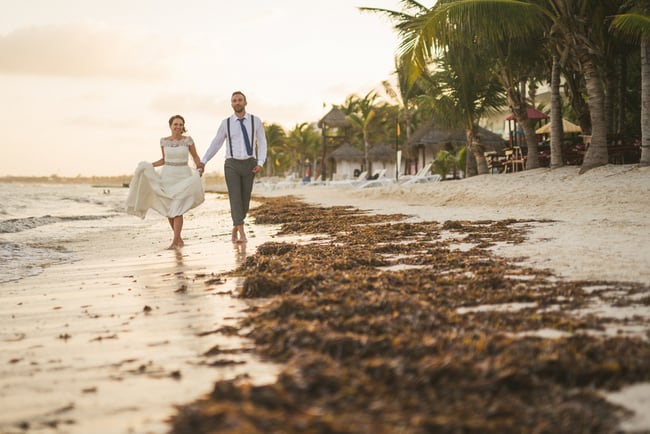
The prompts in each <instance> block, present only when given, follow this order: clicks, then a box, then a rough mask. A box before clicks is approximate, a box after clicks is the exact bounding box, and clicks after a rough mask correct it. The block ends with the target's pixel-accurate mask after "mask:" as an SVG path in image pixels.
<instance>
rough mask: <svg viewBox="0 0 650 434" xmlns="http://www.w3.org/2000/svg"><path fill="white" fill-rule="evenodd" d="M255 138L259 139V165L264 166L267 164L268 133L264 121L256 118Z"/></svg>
mask: <svg viewBox="0 0 650 434" xmlns="http://www.w3.org/2000/svg"><path fill="white" fill-rule="evenodd" d="M254 119H255V136H256V138H257V165H258V166H264V163H265V162H266V148H267V144H266V132H265V131H264V124H262V119H260V118H258V117H257V116H255V118H254Z"/></svg>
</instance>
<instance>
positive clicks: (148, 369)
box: [0, 165, 650, 434]
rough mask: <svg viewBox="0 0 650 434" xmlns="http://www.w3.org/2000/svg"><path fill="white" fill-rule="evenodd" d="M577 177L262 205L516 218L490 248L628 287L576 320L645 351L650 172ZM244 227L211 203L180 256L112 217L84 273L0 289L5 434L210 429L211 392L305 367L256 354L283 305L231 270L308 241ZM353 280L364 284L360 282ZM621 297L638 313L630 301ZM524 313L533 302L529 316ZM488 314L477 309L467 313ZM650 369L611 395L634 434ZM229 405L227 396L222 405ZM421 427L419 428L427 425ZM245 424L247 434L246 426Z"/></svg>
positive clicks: (154, 222) (81, 256)
mask: <svg viewBox="0 0 650 434" xmlns="http://www.w3.org/2000/svg"><path fill="white" fill-rule="evenodd" d="M577 172H578V168H576V167H565V168H561V169H558V170H552V171H551V170H548V169H538V170H534V171H530V172H523V173H517V174H508V175H485V176H480V177H475V178H470V179H467V180H461V181H444V182H439V183H427V184H415V185H410V186H408V187H406V186H399V185H387V186H382V187H375V188H369V189H355V188H353V187H349V186H348V187H345V186H335V185H329V186H301V185H297V186H295V187H285V188H271V187H269V186H264V185H263V184H257V185H256V187H255V190H254V194H255V195H256V197H257V198H258V200H259V201H263V200H269V199H270V200H271V201H273V198H278V199H279V198H284V197H286V196H294V197H296V198H298V199H300V200H302V201H304V202H305V203H308V204H312V205H315V206H322V207H328V208H330V207H339V206H346V207H353V208H355V209H359V210H363V211H367V212H368V213H369V214H371V215H372V214H384V215H385V214H404V215H406V216H407V217H406V218H405V219H404V220H403V221H405V222H413V223H424V222H436V224H437V225H439V226H436V227H444V222H447V221H456V222H458V221H461V222H462V221H468V222H481V221H497V222H498V221H509V220H513V219H516V220H522V223H513V224H512V227H513V228H515V229H516V228H517V227H519V226H520V227H521V232H522V234H523V236H524V242H507V241H503V242H500V241H495V242H493V243H491V245H490V247H488V250H489V251H490V252H492V253H494V254H495V256H496V257H499V258H505V259H506V260H507V261H510V262H511V263H516V264H517V265H518V266H522V267H524V266H525V267H530V268H531V269H535V270H546V271H545V272H549V273H550V275H551V277H550V278H549V279H550V281H551V282H553V281H558V282H559V281H566V282H573V281H589V282H591V284H590V286H589V285H584V288H582V289H580V291H581V294H583V295H588V294H586V293H587V289H589V288H591V289H590V290H592V291H595V293H598V294H600V293H601V292H602V291H600V290H599V289H598V285H601V286H602V287H603V288H609V287H611V286H613V285H614V286H615V282H625V283H626V285H628V284H629V285H628V286H621V288H630V289H629V291H628V292H625V291H623V289H621V290H620V291H621V292H625V294H623V295H621V296H620V297H619V298H617V303H618V304H617V303H614V301H613V299H612V302H611V303H607V302H606V300H607V297H604V296H603V297H601V298H599V299H598V303H595V302H594V303H591V304H588V305H585V304H581V305H580V308H579V310H575V311H574V312H575V315H576V316H581V315H586V313H588V314H590V315H593V317H594V318H596V319H597V320H598V321H599V323H598V327H602V329H601V330H600V331H599V332H598V333H596V334H598V335H599V336H612V337H619V338H626V337H629V338H633V339H640V340H641V341H643V342H645V343H646V344H647V341H648V338H649V337H650V309H648V305H647V303H645V304H644V302H643V300H645V299H647V298H648V296H649V295H650V294H649V289H648V285H650V220H649V219H648V212H650V194H649V193H650V168H647V167H646V168H638V167H636V166H611V165H610V166H607V167H602V168H598V169H594V170H592V171H589V172H587V173H586V174H583V175H578V173H577ZM216 188H217V187H216V186H209V187H208V190H214V189H216ZM120 194H125V191H123V192H121V193H120ZM217 204H218V205H217ZM297 212H300V210H297ZM249 220H250V221H249V222H248V223H247V225H248V231H249V236H250V239H249V242H248V244H247V245H246V246H245V249H244V250H242V249H241V248H238V247H237V246H234V245H233V244H232V243H231V242H230V241H229V234H230V223H229V219H228V217H227V208H224V207H223V196H221V195H214V194H211V195H208V198H207V201H206V203H205V204H204V205H202V206H201V207H199V208H198V209H197V210H196V211H194V212H192V214H191V215H189V216H188V218H187V223H186V227H185V230H184V233H185V234H186V242H187V245H186V246H185V247H184V248H183V249H182V251H181V252H174V251H166V250H164V247H166V243H168V242H169V235H170V234H169V232H170V231H169V228H168V227H167V223H166V221H164V220H163V219H162V218H155V217H152V218H147V219H146V220H144V221H140V220H138V219H134V218H132V217H126V216H121V217H116V218H115V221H114V224H113V225H112V230H111V231H110V232H108V233H107V232H99V233H96V234H89V235H87V236H86V237H85V238H84V239H81V240H75V241H74V242H71V243H70V244H68V245H66V248H68V249H71V250H73V251H74V252H75V254H76V255H77V257H78V260H77V261H76V262H75V263H72V264H61V265H56V266H53V267H50V268H48V269H46V270H45V272H44V273H42V274H40V275H38V276H35V277H30V278H26V279H23V280H21V281H19V282H16V283H12V284H3V285H2V286H1V288H2V291H3V303H2V307H1V308H0V321H1V322H0V324H2V329H1V332H2V333H1V335H0V343H1V344H2V349H3V351H2V354H3V356H4V360H3V361H4V362H5V363H4V364H3V367H2V369H1V370H0V373H1V376H0V377H1V378H2V381H1V382H0V393H1V395H0V401H1V403H0V404H1V406H2V408H3V410H2V413H1V416H0V431H1V432H3V433H7V434H13V433H19V432H20V433H22V432H34V433H48V434H49V433H87V432H97V433H131V432H133V433H162V432H168V431H169V429H170V426H169V425H168V424H167V420H168V419H169V417H171V416H172V415H174V414H175V406H176V405H179V406H182V408H184V410H183V411H182V412H181V414H182V415H184V416H183V417H187V409H188V408H190V409H192V414H193V415H194V416H193V417H194V418H195V419H193V420H194V421H195V422H196V421H197V420H199V421H200V420H203V419H201V416H200V415H201V411H200V410H197V409H203V410H204V411H206V413H205V414H206V417H209V412H207V410H205V408H204V407H201V405H202V403H203V404H205V403H206V402H207V405H208V408H213V409H214V404H215V402H214V401H211V400H210V396H214V394H215V382H216V384H217V385H219V384H221V385H223V384H229V383H227V382H228V381H231V380H233V381H234V380H241V381H242V382H245V383H249V384H250V383H252V384H274V381H276V375H277V374H278V373H279V372H282V371H283V369H289V370H298V369H301V368H302V367H304V366H303V365H300V364H299V363H298V362H296V360H295V359H292V361H291V362H290V363H289V365H288V366H289V368H287V367H286V366H285V365H286V361H285V362H282V361H281V358H277V357H276V358H275V359H273V358H269V357H267V356H266V355H265V354H264V352H262V353H260V352H259V351H258V349H259V348H258V347H262V346H264V345H266V344H268V342H264V343H262V342H259V343H258V344H255V340H254V339H255V337H254V336H253V337H251V336H247V332H245V331H244V330H245V329H246V328H245V327H243V326H242V322H243V321H245V319H246V318H247V317H248V316H249V315H250V313H251V312H255V313H256V314H259V313H260V312H264V309H265V308H266V307H265V306H267V303H269V300H271V302H272V300H273V297H271V299H262V300H256V299H244V298H241V297H238V296H237V295H238V292H239V291H240V290H241V288H242V286H244V284H245V282H246V281H245V280H244V278H243V277H242V278H237V277H235V276H233V275H232V274H230V273H229V271H231V270H233V269H235V268H236V267H238V266H240V265H241V264H244V263H246V261H247V258H250V257H251V256H253V255H255V253H256V252H257V249H258V247H259V246H261V245H263V244H264V243H267V242H269V241H273V242H287V243H290V244H291V243H295V242H296V241H297V240H301V243H304V242H307V241H308V240H309V238H310V236H306V235H301V234H294V235H292V236H290V237H275V233H276V232H277V231H278V230H279V228H280V226H279V225H268V224H261V223H256V222H255V220H254V219H253V218H249ZM524 221H525V222H524ZM315 224H316V225H318V224H319V223H318V221H316V222H315ZM518 225H519V226H518ZM323 228H325V226H323ZM436 230H438V229H436ZM444 232H445V231H443V230H442V229H440V233H441V235H440V236H441V237H443V236H444V237H446V236H449V237H455V238H450V239H449V240H451V242H452V244H453V245H454V246H455V247H454V248H455V249H459V250H463V249H470V248H471V246H468V244H472V242H471V241H468V240H464V239H463V238H462V237H461V236H459V235H458V234H456V235H449V234H445V233H444ZM448 232H450V233H451V232H453V231H448ZM515 235H516V233H515ZM312 236H313V235H312ZM510 236H512V234H510ZM449 240H447V241H449ZM398 256H399V255H398ZM298 259H299V258H296V261H297V262H296V263H297V264H298V263H300V262H299V261H298ZM500 266H501V265H500ZM504 266H505V265H504ZM406 269H408V267H407V266H406V265H404V266H402V267H401V268H400V267H399V266H397V265H393V266H392V268H390V267H389V268H387V270H398V271H396V273H398V274H397V275H396V278H397V277H399V275H400V273H402V272H401V271H399V270H406ZM312 271H313V270H306V271H305V274H307V275H309V274H310V273H311V272H312ZM540 273H541V271H540ZM346 279H348V277H346ZM349 279H351V280H352V282H354V277H353V276H351V277H349ZM373 279H374V277H373ZM249 282H250V281H249ZM339 283H340V282H339ZM517 288H519V287H517ZM585 288H586V289H585ZM639 288H641V289H639ZM629 294H633V296H630V297H628V295H629ZM625 297H628V298H629V299H630V300H631V302H629V303H624V304H621V303H620V300H621V298H625ZM584 300H587V298H585V299H584ZM603 300H605V302H603ZM635 300H636V302H635ZM628 301H629V300H628ZM587 302H588V300H587V301H584V303H587ZM271 305H272V303H271ZM509 305H510V307H511V308H512V306H511V304H510V303H509ZM526 307H527V306H526V303H523V304H522V307H521V308H526ZM478 308H480V303H479V305H477V306H476V307H473V308H472V309H478ZM515 309H516V307H515ZM560 309H562V308H560ZM572 309H575V306H573V307H572ZM567 315H568V316H570V315H571V312H569V313H567ZM587 317H589V318H591V316H589V315H587ZM608 319H612V320H611V321H609V320H608ZM601 320H602V321H601ZM590 321H591V320H590ZM302 324H303V325H302V326H301V327H308V326H307V325H306V323H302ZM310 327H311V326H310ZM553 333H557V336H554V335H553ZM564 335H565V332H560V331H558V330H555V331H553V330H546V332H545V334H544V333H542V334H541V335H540V336H542V337H544V339H547V340H551V341H553V340H554V339H555V338H556V337H558V336H559V337H561V336H564ZM432 337H435V334H433V335H432ZM427 339H428V338H427ZM296 357H297V356H296ZM308 363H313V361H312V362H309V361H308ZM328 363H333V362H328ZM621 363H622V362H621ZM328 366H329V365H328ZM643 369H644V368H641V371H640V372H639V371H637V377H639V376H640V377H644V376H645V378H646V380H645V381H638V382H636V383H634V384H626V387H622V388H619V389H618V390H617V391H610V392H608V393H607V394H606V395H607V399H608V400H609V402H612V403H616V404H620V405H623V406H624V407H625V408H627V409H629V410H632V411H633V412H634V413H631V414H629V415H628V416H627V417H625V418H624V422H623V423H622V424H621V428H622V429H624V430H628V431H635V430H636V431H639V430H650V418H649V417H648V415H647V412H645V411H643V410H644V409H646V408H647V406H648V403H650V386H649V383H647V381H648V380H647V379H648V378H650V368H648V365H646V367H645V372H644V371H643ZM286 372H287V371H285V374H286ZM291 372H293V371H291ZM323 372H324V371H323ZM287 375H288V374H286V375H284V376H283V377H282V378H285V379H286V378H288V377H287ZM303 375H304V374H303ZM341 375H342V376H341V378H342V379H344V378H345V376H344V375H343V374H341ZM346 375H348V374H346ZM321 381H322V379H321ZM341 381H343V380H341ZM219 387H221V386H217V387H216V388H217V389H219ZM229 387H230V386H229ZM249 387H250V386H249ZM220 390H222V389H220ZM228 390H230V389H228ZM245 390H249V389H245ZM267 392H269V390H268V389H265V393H267ZM232 394H233V393H232V391H231V392H228V393H226V392H224V396H231V395H232ZM195 400H197V401H195ZM206 400H207V401H206ZM242 408H243V407H242ZM258 410H259V409H258ZM310 411H312V413H310V416H313V417H319V418H321V422H320V423H325V421H326V420H328V419H327V411H326V410H324V409H322V408H321V409H320V410H315V409H313V408H312V409H311V410H310ZM389 414H390V413H389ZM341 420H345V419H344V418H343V419H341ZM417 421H418V419H416V418H414V419H412V420H411V422H410V423H413V424H416V425H417V423H419V422H417ZM293 422H295V421H292V423H293ZM303 422H304V421H303ZM303 422H301V423H303ZM176 423H177V425H176V426H175V427H174V429H175V431H174V432H175V433H180V432H246V431H241V430H240V431H236V428H233V430H231V431H228V430H226V429H224V430H223V431H221V430H215V431H210V430H209V429H206V430H197V431H189V430H186V425H183V420H182V418H181V420H180V422H179V420H178V419H177V420H176ZM233 426H235V425H233ZM242 426H248V425H240V426H239V428H238V429H242V428H241V427H242ZM251 426H252V425H251ZM292 426H294V427H295V426H299V425H292ZM328 426H329V425H328ZM184 429H185V430H184ZM527 431H529V430H527V429H524V431H523V432H527ZM251 432H264V431H263V430H261V429H258V430H257V431H251ZM287 432H298V431H295V430H294V431H291V430H289V431H287ZM332 432H339V431H332ZM340 432H371V431H368V430H364V429H360V428H359V429H355V428H354V427H352V428H350V427H349V426H348V431H345V430H343V431H340ZM404 432H420V431H418V430H412V431H409V430H406V431H404ZM540 432H546V431H540ZM558 432H561V430H560V431H558ZM600 432H607V431H600Z"/></svg>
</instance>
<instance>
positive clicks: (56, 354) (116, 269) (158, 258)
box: [0, 190, 277, 434]
mask: <svg viewBox="0 0 650 434" xmlns="http://www.w3.org/2000/svg"><path fill="white" fill-rule="evenodd" d="M118 194H123V195H126V190H124V191H119V192H118V191H114V192H113V193H112V195H113V196H115V195H118ZM226 203H227V199H226V198H224V197H222V196H219V195H209V196H207V197H206V203H205V204H204V205H202V207H200V208H197V209H196V210H193V211H192V212H190V213H188V215H187V219H186V222H185V228H184V235H185V237H186V242H187V245H186V246H185V247H184V248H183V249H182V251H170V250H165V247H166V246H167V245H168V243H169V240H170V239H171V238H170V237H171V232H170V230H169V226H168V223H167V221H166V219H164V218H163V217H161V216H158V215H157V214H155V213H152V214H151V215H148V216H147V218H146V219H145V220H140V219H138V218H136V217H133V216H126V215H120V216H116V217H113V218H111V222H110V224H108V225H107V226H106V229H105V230H100V231H93V232H87V233H86V232H83V233H82V235H81V236H80V237H78V238H77V239H75V238H74V237H73V236H71V235H70V236H68V235H66V237H65V240H64V241H61V243H60V245H61V246H65V248H66V249H67V250H70V251H71V252H72V254H73V256H74V261H73V262H68V263H64V264H57V265H53V266H49V267H46V268H45V269H44V271H43V272H42V273H40V274H38V275H36V276H30V277H27V278H23V279H21V280H19V281H12V282H7V283H4V284H0V288H3V303H2V307H0V324H2V326H1V327H0V342H1V344H2V347H3V356H4V362H5V363H4V364H3V367H2V368H0V378H2V380H1V381H0V402H2V406H3V412H2V416H0V431H1V432H3V433H7V434H13V433H25V432H37V433H39V434H50V433H52V434H54V433H57V434H61V433H68V434H86V433H88V432H97V427H98V426H102V427H104V428H103V429H105V430H106V431H104V432H111V433H115V434H118V433H125V434H126V433H129V432H147V433H155V434H162V433H166V432H168V430H169V426H168V424H167V422H166V419H167V418H168V417H169V416H170V415H171V414H173V412H174V408H175V407H174V406H175V405H179V404H181V403H183V402H185V401H188V400H191V399H194V398H195V397H196V396H197V395H199V394H201V393H205V392H208V391H209V390H210V388H211V385H212V383H213V382H214V381H215V380H217V379H219V378H221V379H224V378H236V377H247V378H249V379H250V380H251V381H260V382H268V381H272V380H273V379H274V377H275V372H276V369H277V367H276V366H275V365H274V364H271V363H268V362H265V361H263V360H260V359H259V358H258V357H257V356H256V355H254V354H252V353H251V348H250V343H248V342H247V341H246V340H245V339H242V338H241V337H238V336H235V335H233V334H231V333H230V329H231V328H232V327H234V326H235V325H236V324H237V322H238V321H239V320H241V319H242V318H243V316H244V315H245V311H246V310H247V309H249V308H250V306H249V303H247V302H245V301H243V300H240V299H237V298H235V297H233V296H232V293H233V292H236V291H237V286H238V285H239V284H240V282H239V281H238V280H237V279H230V278H227V277H225V276H224V274H225V273H227V272H229V271H231V270H232V269H234V268H235V267H236V265H237V264H238V263H239V262H240V261H242V260H243V259H244V258H245V256H246V255H247V254H250V252H251V251H254V249H255V248H256V246H257V245H258V244H260V243H262V242H264V241H265V240H268V239H271V237H272V236H273V235H274V228H273V227H270V226H265V227H258V226H256V225H248V228H247V229H248V230H249V231H250V240H249V243H248V246H246V247H242V246H234V245H232V243H231V242H230V223H229V221H230V220H229V216H228V213H227V205H226Z"/></svg>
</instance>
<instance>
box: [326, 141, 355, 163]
mask: <svg viewBox="0 0 650 434" xmlns="http://www.w3.org/2000/svg"><path fill="white" fill-rule="evenodd" d="M329 158H331V159H334V160H339V161H340V160H352V161H357V160H363V152H362V151H361V150H359V149H357V148H355V147H354V146H352V145H351V144H349V143H344V144H342V145H341V146H339V147H338V148H336V149H335V150H334V152H332V153H331V154H330V155H329Z"/></svg>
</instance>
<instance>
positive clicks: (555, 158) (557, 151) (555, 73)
mask: <svg viewBox="0 0 650 434" xmlns="http://www.w3.org/2000/svg"><path fill="white" fill-rule="evenodd" d="M551 68H552V69H551V169H555V168H557V167H562V166H563V165H564V162H563V161H562V139H563V135H564V131H563V128H562V98H561V96H560V65H559V63H558V58H557V56H553V66H552V67H551Z"/></svg>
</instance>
